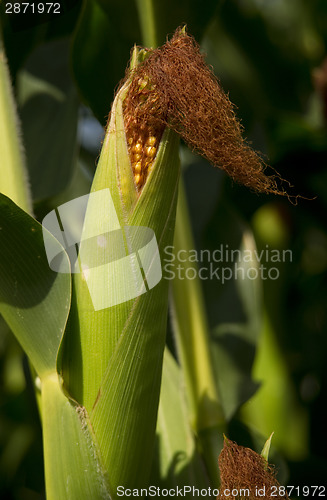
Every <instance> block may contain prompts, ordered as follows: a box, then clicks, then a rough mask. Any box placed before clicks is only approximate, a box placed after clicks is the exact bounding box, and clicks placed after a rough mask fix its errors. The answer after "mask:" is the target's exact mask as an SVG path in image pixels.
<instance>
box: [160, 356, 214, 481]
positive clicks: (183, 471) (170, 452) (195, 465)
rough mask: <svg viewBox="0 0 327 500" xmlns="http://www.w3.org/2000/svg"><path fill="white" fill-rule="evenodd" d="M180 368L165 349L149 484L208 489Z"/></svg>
mask: <svg viewBox="0 0 327 500" xmlns="http://www.w3.org/2000/svg"><path fill="white" fill-rule="evenodd" d="M183 386H184V383H183V376H182V373H181V369H180V367H179V366H178V364H177V362H176V361H175V359H174V358H173V356H172V354H171V353H170V351H169V350H168V349H166V350H165V355H164V364H163V372H162V385H161V393H160V403H159V410H158V421H157V443H156V444H157V446H156V455H155V457H156V459H155V461H154V464H153V468H152V473H151V484H156V485H158V486H161V487H162V488H174V487H181V488H184V486H195V487H196V488H208V486H209V484H210V483H209V480H208V477H207V474H206V472H205V468H204V463H203V461H202V459H201V457H200V455H199V453H198V450H197V447H196V438H195V435H194V433H193V430H192V429H191V425H190V419H189V412H188V408H187V401H186V397H185V392H184V388H183Z"/></svg>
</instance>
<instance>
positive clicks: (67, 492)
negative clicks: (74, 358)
mask: <svg viewBox="0 0 327 500" xmlns="http://www.w3.org/2000/svg"><path fill="white" fill-rule="evenodd" d="M42 415H43V418H42V428H43V441H44V458H45V476H46V493H47V500H58V499H60V500H75V499H76V500H77V499H78V500H90V499H92V500H110V495H109V493H108V489H107V485H106V482H105V475H104V473H103V471H102V469H101V466H100V463H99V460H98V457H97V454H96V448H95V445H94V443H93V441H92V436H91V433H90V430H89V427H88V419H87V415H86V413H85V411H84V410H83V409H82V408H81V407H78V406H77V405H76V404H74V403H73V402H72V401H69V400H68V399H67V397H66V396H65V395H64V394H63V392H62V389H61V387H60V385H59V380H58V377H57V374H54V375H53V376H50V377H46V378H45V380H44V381H43V383H42Z"/></svg>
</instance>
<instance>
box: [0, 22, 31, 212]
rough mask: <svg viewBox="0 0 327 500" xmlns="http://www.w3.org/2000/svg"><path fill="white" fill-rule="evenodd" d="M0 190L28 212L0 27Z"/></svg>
mask: <svg viewBox="0 0 327 500" xmlns="http://www.w3.org/2000/svg"><path fill="white" fill-rule="evenodd" d="M0 192H1V193H4V194H6V195H7V196H9V197H10V198H11V199H12V200H14V201H15V203H17V204H18V205H19V206H20V207H22V208H23V209H24V210H27V211H31V200H30V193H29V189H28V184H27V174H26V171H25V165H24V161H23V155H22V144H21V141H20V134H19V126H18V119H17V114H16V106H15V103H14V98H13V93H12V88H11V82H10V77H9V70H8V67H7V61H6V56H5V53H4V48H3V43H2V37H1V26H0Z"/></svg>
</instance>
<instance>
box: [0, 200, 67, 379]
mask: <svg viewBox="0 0 327 500" xmlns="http://www.w3.org/2000/svg"><path fill="white" fill-rule="evenodd" d="M48 238H49V244H51V245H52V247H53V249H54V252H57V253H58V254H59V253H60V254H61V255H62V259H63V261H62V264H63V266H65V265H66V270H67V271H69V262H68V258H67V255H66V254H65V252H64V250H63V248H62V247H61V245H60V244H59V243H58V242H57V240H55V238H53V237H52V236H51V235H50V234H48ZM0 248H1V259H0V312H1V314H2V315H3V317H4V319H5V320H6V322H7V323H8V325H9V326H10V328H11V329H12V331H13V332H14V334H15V336H16V338H17V340H18V341H19V342H20V344H21V346H22V347H23V349H24V351H25V352H26V354H27V355H28V356H29V358H30V360H31V362H32V364H33V366H34V368H35V369H36V371H37V373H38V375H39V376H40V377H43V376H45V375H47V374H48V373H50V372H53V371H55V370H56V360H57V354H58V349H59V346H60V342H61V339H62V336H63V332H64V329H65V325H66V321H67V316H68V312H69V307H70V293H71V290H70V275H69V274H57V273H55V272H53V271H52V270H51V269H50V267H49V264H48V260H47V256H46V253H45V247H44V242H43V234H42V226H41V225H40V224H39V223H38V222H37V221H36V220H35V219H33V217H31V216H29V215H28V214H27V213H26V212H24V211H23V210H22V209H20V208H19V207H17V205H15V203H14V202H13V201H11V200H10V199H9V198H7V197H6V196H4V195H0Z"/></svg>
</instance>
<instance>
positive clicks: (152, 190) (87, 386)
mask: <svg viewBox="0 0 327 500" xmlns="http://www.w3.org/2000/svg"><path fill="white" fill-rule="evenodd" d="M142 56H143V53H141V54H140V53H138V52H137V49H135V52H134V58H133V61H134V64H137V60H138V58H139V57H142ZM128 88H129V81H127V82H126V83H125V85H124V86H123V87H122V88H121V89H120V91H119V92H118V94H117V96H116V98H115V101H114V104H113V107H112V111H111V116H110V122H109V125H108V127H107V132H106V137H105V139H104V143H103V147H102V152H101V156H100V159H99V163H98V167H97V171H96V175H95V178H94V182H93V185H92V194H97V193H98V194H99V193H101V192H102V193H103V192H104V191H103V190H108V191H105V192H104V193H105V194H104V196H102V195H101V194H100V195H99V196H98V197H97V198H96V201H95V202H94V203H93V202H92V203H90V202H89V205H88V208H87V212H86V217H85V222H84V229H83V237H82V240H83V241H82V245H81V247H80V253H79V261H80V262H79V264H80V266H81V268H82V269H84V271H85V266H86V268H87V272H84V274H83V273H76V274H75V275H74V296H73V304H72V311H71V316H70V321H69V325H68V335H67V343H66V346H65V352H64V359H63V378H64V382H65V385H66V387H67V388H68V391H69V392H70V393H71V394H72V396H73V397H74V399H76V400H77V401H78V402H79V404H81V405H83V406H84V407H85V408H86V411H87V412H88V415H89V418H90V423H91V426H92V429H93V431H94V437H95V441H96V442H97V443H98V446H99V454H100V459H101V461H102V464H103V466H104V468H105V469H106V470H107V471H108V475H109V483H110V489H111V491H113V492H115V489H116V488H117V486H118V485H123V486H125V487H134V488H135V487H138V486H145V485H146V482H147V479H148V477H149V473H150V469H151V462H152V453H153V447H154V442H155V427H156V418H157V410H158V403H159V393H160V382H161V371H162V359H163V352H164V346H165V335H166V323H167V302H168V280H165V279H164V277H163V278H162V279H161V280H160V282H159V283H158V284H157V285H156V286H151V283H150V281H151V280H149V274H147V270H149V269H150V268H151V266H152V265H153V261H151V259H150V261H149V262H147V263H144V262H143V269H141V274H142V275H143V276H146V278H147V279H146V288H147V289H148V291H146V290H143V291H142V292H141V291H140V294H139V295H138V296H135V297H134V298H130V299H128V300H126V301H125V302H121V303H115V301H116V302H117V300H116V299H117V296H119V293H120V288H121V287H122V286H123V285H124V283H125V282H126V281H128V280H130V281H131V282H133V283H134V282H136V281H137V279H138V277H139V276H140V275H139V274H138V265H139V261H138V258H136V259H134V261H133V259H132V260H131V262H130V263H129V264H127V265H126V267H125V268H124V267H119V264H118V262H119V260H121V259H122V253H121V248H119V246H120V247H121V246H122V242H123V243H124V248H125V249H128V253H129V255H132V254H133V255H134V254H135V255H136V253H137V251H136V250H135V248H140V247H141V246H142V244H143V243H144V241H143V237H142V228H147V229H148V230H149V231H150V232H151V233H152V232H153V233H154V235H155V238H156V242H157V245H158V249H159V255H160V254H162V252H163V249H164V248H165V247H166V246H167V245H170V244H171V243H172V239H173V231H174V222H175V211H176V201H177V192H178V179H179V157H178V137H177V136H176V135H175V133H173V132H171V131H169V130H166V131H165V132H164V134H163V136H162V139H161V141H160V145H159V146H158V149H157V154H156V157H155V159H154V162H153V164H152V166H151V170H150V172H149V174H148V177H147V179H146V182H145V184H144V185H143V188H142V190H139V189H138V187H137V183H136V182H135V178H134V176H133V171H132V168H131V159H130V156H129V151H128V145H127V141H126V134H125V125H124V116H123V101H124V98H125V96H126V92H127V91H128ZM106 193H107V194H108V196H109V195H110V200H111V201H110V203H109V202H108V197H107V196H106ZM110 228H111V229H112V231H113V232H116V235H117V234H118V236H117V238H118V239H117V245H111V250H110V252H111V254H110V265H112V267H111V269H112V272H110V271H108V270H107V268H106V266H105V265H104V260H103V248H100V246H101V245H99V244H96V245H95V246H94V247H93V250H92V251H91V249H90V247H89V246H88V244H86V243H85V244H84V241H86V240H90V238H91V237H92V235H96V234H98V235H106V236H105V238H108V239H106V242H108V245H110ZM137 228H140V231H138V229H137ZM120 231H121V233H120ZM111 236H112V237H114V234H112V235H111ZM101 241H102V242H103V239H102V240H101ZM97 243H99V240H97ZM152 243H153V242H152ZM133 250H134V252H133ZM140 252H141V250H140V251H139V254H140ZM153 258H154V254H153ZM113 262H114V263H116V264H112V263H113ZM83 266H84V267H83ZM129 266H130V268H129ZM100 267H101V270H100V271H99V268H100ZM103 276H105V279H103ZM92 283H95V284H96V286H94V287H93V286H92ZM90 289H91V291H92V293H93V294H95V297H96V300H97V301H98V300H99V301H100V307H99V308H98V310H95V309H94V304H93V302H92V297H91V294H90ZM93 298H94V295H93ZM101 301H102V302H101ZM109 303H110V304H112V303H113V304H114V305H112V306H110V307H108V306H107V307H105V306H106V304H109ZM114 494H115V493H114Z"/></svg>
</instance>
